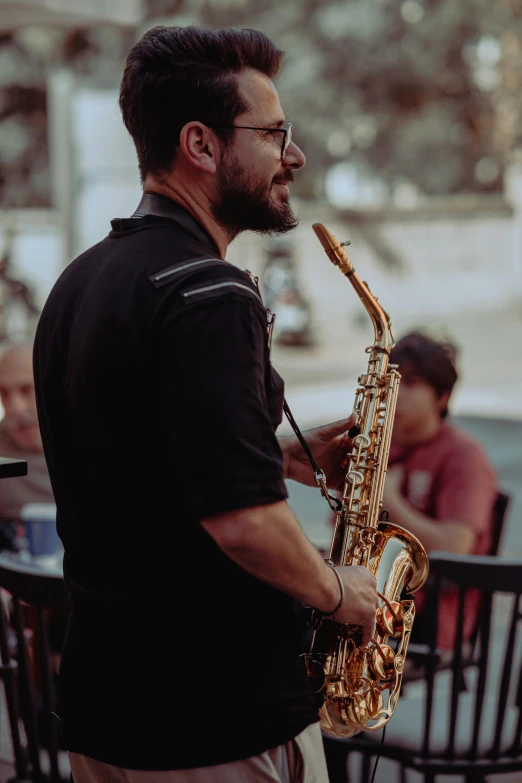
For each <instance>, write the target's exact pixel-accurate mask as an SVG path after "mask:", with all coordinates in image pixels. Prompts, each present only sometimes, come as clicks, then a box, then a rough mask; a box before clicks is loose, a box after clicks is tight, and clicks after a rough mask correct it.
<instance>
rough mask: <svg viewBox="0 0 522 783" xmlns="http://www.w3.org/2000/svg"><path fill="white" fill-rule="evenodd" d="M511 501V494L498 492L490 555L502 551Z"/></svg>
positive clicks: (492, 522)
mask: <svg viewBox="0 0 522 783" xmlns="http://www.w3.org/2000/svg"><path fill="white" fill-rule="evenodd" d="M510 502H511V496H510V495H508V494H507V493H505V492H498V493H497V497H496V499H495V503H494V504H493V512H492V515H491V543H490V547H489V552H488V554H489V555H493V556H497V555H498V553H499V552H500V546H501V544H502V538H503V533H504V523H505V521H506V516H507V512H508V508H509V504H510Z"/></svg>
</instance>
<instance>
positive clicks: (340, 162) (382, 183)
mask: <svg viewBox="0 0 522 783" xmlns="http://www.w3.org/2000/svg"><path fill="white" fill-rule="evenodd" d="M191 23H195V24H204V25H209V26H212V27H217V26H224V25H236V26H243V27H244V26H250V27H255V28H259V29H261V30H263V31H265V32H266V33H268V34H269V35H270V36H272V37H273V38H274V40H275V41H276V42H277V44H278V45H280V46H281V47H282V48H283V49H284V50H285V51H286V58H285V66H284V69H283V72H282V74H281V76H280V77H279V79H278V82H277V86H278V89H279V92H280V96H281V101H282V105H283V108H284V110H285V113H286V116H287V118H288V119H290V120H291V121H292V122H293V123H294V137H295V140H296V141H297V143H298V144H299V145H300V146H301V147H302V148H303V150H304V151H305V153H306V155H307V165H306V167H305V169H304V170H303V171H301V172H299V174H298V176H296V181H295V183H294V185H293V188H292V192H293V201H294V204H295V208H296V210H297V212H298V213H299V215H300V221H301V222H300V226H299V228H298V229H297V231H296V232H295V233H294V234H292V235H289V236H287V237H285V238H281V239H266V238H262V237H258V236H255V235H252V234H248V235H246V234H245V235H243V236H241V237H240V238H239V239H238V240H237V241H236V242H234V243H233V244H232V246H231V248H230V250H229V255H228V258H229V260H230V261H232V262H233V263H236V264H237V265H239V266H240V267H242V268H248V269H250V270H251V271H253V272H254V273H255V274H257V275H259V277H260V283H261V286H262V288H263V291H264V296H265V300H266V303H267V305H269V306H271V307H272V308H273V309H274V310H275V311H276V313H277V319H276V332H275V345H274V354H273V360H274V363H275V364H276V366H277V368H278V369H279V371H280V372H281V374H282V375H283V376H284V378H285V381H286V385H287V397H288V400H289V403H290V405H291V407H292V408H293V409H294V415H295V416H296V417H297V418H298V420H299V422H300V423H301V425H302V426H304V427H306V426H308V425H312V424H315V423H320V422H324V421H325V420H330V419H335V418H340V417H342V416H344V415H345V414H346V413H347V412H349V411H350V409H351V406H352V402H353V392H354V389H355V385H356V380H357V376H358V375H359V373H361V372H362V371H363V369H364V368H365V363H366V357H365V354H364V348H365V347H366V346H367V345H368V344H369V342H370V341H371V338H372V331H371V326H370V323H369V320H368V318H367V316H366V313H365V311H364V310H363V308H362V306H361V304H360V303H359V300H358V299H357V297H356V295H355V294H354V292H353V291H352V289H351V287H350V285H349V284H348V282H347V281H345V280H343V279H342V277H341V276H340V273H339V272H338V270H336V269H335V268H334V267H333V266H332V265H331V264H330V262H329V261H328V259H327V258H326V256H325V255H324V253H323V251H322V249H321V247H320V245H319V243H318V241H317V240H316V238H315V235H314V233H313V231H312V229H311V225H312V223H313V222H314V221H321V222H323V223H325V224H326V225H327V226H329V227H330V228H331V229H332V230H333V231H334V232H335V233H336V234H337V235H338V236H339V238H341V239H342V240H347V239H350V240H351V241H352V248H351V249H350V253H351V258H352V261H353V262H354V264H355V266H356V269H357V270H358V271H359V273H360V275H361V276H362V277H363V278H364V279H365V280H368V282H369V283H370V286H371V288H372V289H373V291H374V292H375V293H376V294H377V295H378V296H379V297H380V300H381V302H382V304H383V305H384V306H385V307H386V309H387V310H388V311H389V313H390V315H391V318H392V322H393V324H394V328H395V332H396V334H397V335H399V336H400V335H401V334H403V333H404V332H405V331H407V330H409V329H412V328H418V327H420V328H423V329H426V330H428V331H429V333H430V334H431V335H432V336H435V337H439V336H443V337H449V338H450V339H452V340H453V341H454V342H455V343H456V345H457V346H458V348H459V369H460V373H461V378H460V381H459V384H458V386H457V389H456V392H455V395H454V399H453V412H454V413H456V414H457V415H460V416H464V417H467V418H468V419H469V421H470V422H471V423H470V427H471V429H472V430H473V431H474V433H475V434H477V435H478V436H479V437H481V438H482V439H483V440H484V441H485V442H486V443H487V445H488V447H489V448H490V449H493V450H498V449H501V450H502V449H504V450H505V451H506V455H505V462H506V464H508V465H509V466H510V470H513V471H515V470H516V475H517V476H519V475H520V471H519V470H518V467H520V462H519V463H518V465H517V466H516V468H512V467H511V466H513V463H514V462H515V463H516V460H517V459H519V457H518V446H517V444H518V440H516V442H514V443H513V445H512V446H510V447H509V448H508V439H509V437H512V438H513V437H514V433H517V434H518V432H519V431H518V429H516V427H515V429H514V428H513V426H514V425H513V422H514V421H515V422H516V421H520V419H521V418H522V370H521V363H520V357H521V350H520V343H521V338H522V117H521V105H522V104H521V101H520V93H521V88H522V3H521V2H519V1H518V0H499V2H497V3H490V2H488V0H459V2H458V3H455V2H454V1H453V0H404V1H401V0H374V1H373V2H371V3H368V2H366V0H343V1H342V2H336V1H335V0H287V1H286V2H284V3H281V2H278V1H277V0H257V1H256V2H253V0H117V1H116V0H113V2H111V3H104V2H102V0H96V2H89V3H82V2H79V0H78V1H77V2H76V1H75V0H0V134H1V149H2V154H1V159H0V204H1V216H0V302H1V304H2V307H1V310H0V339H1V340H4V339H6V338H7V337H11V338H13V337H14V338H19V337H21V336H23V335H24V334H28V335H31V334H32V330H33V329H34V324H35V322H36V320H37V318H38V312H39V310H40V308H41V307H42V305H43V303H44V301H45V298H46V296H47V294H48V292H49V290H50V288H51V287H52V285H53V283H54V281H55V280H56V278H57V276H58V275H59V274H60V271H61V270H62V269H63V268H64V266H65V265H66V264H67V263H69V261H70V260H72V259H73V258H74V257H75V256H76V255H77V254H78V253H80V252H81V251H83V250H84V249H85V248H87V247H89V246H90V245H92V244H94V243H95V242H97V241H98V240H100V239H101V238H102V237H104V236H105V235H106V233H107V231H108V230H109V220H110V219H111V218H112V217H116V216H123V215H128V214H130V213H131V212H132V211H133V210H134V208H135V205H136V203H137V201H138V198H139V194H140V185H139V180H138V174H137V166H136V158H135V153H134V148H133V146H132V143H131V140H130V138H129V137H128V135H127V133H126V131H125V129H124V127H123V124H122V122H121V118H120V115H119V111H118V107H117V94H118V86H119V80H120V78H121V73H122V69H123V65H124V60H125V56H126V53H127V52H128V50H129V49H130V47H131V46H132V44H133V42H135V41H136V40H137V39H138V38H139V37H140V36H141V35H142V34H143V32H144V31H145V30H147V29H149V28H150V27H152V26H154V25H157V24H181V25H184V24H191ZM488 422H489V424H488ZM284 427H285V425H283V429H284ZM517 480H518V479H517ZM311 514H312V516H313V518H314V519H315V518H316V516H317V514H316V512H315V510H314V511H313V512H311ZM304 524H307V522H306V514H305V520H304ZM515 549H517V551H518V552H519V553H522V536H521V542H520V546H519V547H515Z"/></svg>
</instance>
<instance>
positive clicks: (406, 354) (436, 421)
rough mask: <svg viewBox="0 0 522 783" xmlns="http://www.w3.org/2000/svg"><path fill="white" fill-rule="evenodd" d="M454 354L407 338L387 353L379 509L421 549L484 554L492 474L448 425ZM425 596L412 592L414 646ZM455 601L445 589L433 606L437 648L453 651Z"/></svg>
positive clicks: (471, 599)
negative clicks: (393, 380) (391, 404)
mask: <svg viewBox="0 0 522 783" xmlns="http://www.w3.org/2000/svg"><path fill="white" fill-rule="evenodd" d="M455 353H456V352H455V349H454V348H453V346H451V345H448V344H444V343H439V342H436V341H434V340H431V339H430V338H428V337H426V336H424V335H422V334H419V333H412V334H408V335H406V336H405V337H403V338H402V339H401V340H399V342H398V343H397V345H396V346H395V348H394V349H393V350H392V351H391V355H390V361H391V363H393V364H397V365H398V366H399V371H400V373H401V376H402V379H401V384H400V387H399V395H398V400H397V409H396V413H395V419H394V427H393V434H392V443H391V450H390V459H389V463H388V474H387V477H386V483H385V488H384V497H383V507H384V508H385V509H387V510H388V511H389V514H390V519H391V521H393V522H395V523H397V524H398V525H401V526H402V527H404V528H406V529H407V530H409V531H411V532H412V533H413V534H414V535H415V536H416V537H417V538H418V539H419V541H420V542H421V543H422V544H423V545H424V547H425V549H426V551H427V552H428V553H429V552H430V551H439V552H440V551H443V552H458V553H461V554H477V555H479V554H482V555H483V554H487V553H488V552H489V549H490V546H491V522H492V510H493V504H494V501H495V498H496V494H497V481H496V476H495V473H494V471H493V469H492V467H491V465H490V463H489V461H488V459H487V457H486V455H485V453H484V451H483V449H482V447H481V445H480V444H479V443H478V442H477V441H476V440H475V439H474V438H472V437H471V436H470V435H468V434H467V433H465V432H463V431H462V430H461V429H459V428H458V427H456V426H455V425H454V424H453V423H452V422H451V421H449V420H448V404H449V401H450V397H451V393H452V391H453V387H454V385H455V382H456V381H457V378H458V375H457V370H456V368H455ZM467 600H468V604H467V606H466V611H465V622H464V639H467V638H469V636H470V634H471V632H472V629H473V626H474V623H475V620H476V612H477V608H478V601H479V600H480V595H479V593H478V592H474V593H473V594H472V593H469V594H468V596H467ZM423 603H424V594H423V592H422V591H420V592H419V593H417V594H416V596H415V604H416V619H415V624H414V628H413V632H412V640H413V639H415V640H416V641H420V640H421V639H422V624H423V616H422V615H423V613H422V610H423ZM457 607H458V599H457V595H456V592H455V591H448V592H447V593H445V594H444V595H443V596H442V598H441V604H440V606H439V630H438V639H437V644H438V646H439V647H442V648H450V647H451V646H452V645H453V641H454V634H455V625H456V615H457Z"/></svg>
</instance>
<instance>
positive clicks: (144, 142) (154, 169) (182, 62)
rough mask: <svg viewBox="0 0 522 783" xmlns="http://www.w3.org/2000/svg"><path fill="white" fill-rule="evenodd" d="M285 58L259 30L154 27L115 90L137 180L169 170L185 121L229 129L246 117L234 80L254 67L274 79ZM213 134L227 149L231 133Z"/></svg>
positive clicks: (132, 54) (135, 50)
mask: <svg viewBox="0 0 522 783" xmlns="http://www.w3.org/2000/svg"><path fill="white" fill-rule="evenodd" d="M283 55H284V52H282V51H281V49H278V48H277V47H276V46H275V44H274V43H273V42H272V41H271V40H270V38H268V36H266V35H265V34H264V33H261V32H259V31H258V30H248V29H244V30H239V29H234V28H224V29H222V30H209V29H205V28H200V27H154V28H153V29H152V30H149V31H148V32H147V33H145V35H144V36H143V38H142V39H141V40H140V41H139V42H138V43H137V44H136V45H135V46H134V47H133V48H132V49H131V51H130V53H129V56H128V57H127V62H126V64H125V70H124V73H123V79H122V82H121V87H120V109H121V112H122V115H123V122H124V123H125V127H126V128H127V130H128V131H129V133H130V135H131V136H132V138H133V140H134V144H135V145H136V152H137V154H138V163H139V168H140V175H141V178H142V180H143V179H144V177H145V176H146V175H147V174H149V173H150V174H156V175H158V174H162V173H163V172H165V171H166V170H168V169H169V168H170V166H171V165H172V163H173V162H174V158H175V154H176V148H177V147H178V146H179V136H180V132H181V129H182V128H183V126H184V125H186V123H187V122H190V121H191V120H197V121H199V122H203V123H204V124H205V125H230V124H232V122H233V120H234V119H235V118H236V117H237V116H238V115H239V114H243V112H245V111H247V110H248V109H249V107H248V106H246V105H245V101H244V100H243V99H242V98H241V96H240V94H239V89H238V85H237V80H236V75H237V74H238V73H239V72H240V71H242V70H243V69H244V68H253V69H255V70H257V71H260V72H261V73H264V74H265V75H266V76H268V77H269V78H272V77H274V76H275V75H276V74H277V72H278V70H279V67H280V65H281V60H282V58H283ZM216 133H219V135H220V138H221V139H222V140H223V141H224V142H225V143H226V142H227V141H228V140H230V138H231V137H232V134H233V133H234V131H229V130H221V131H216Z"/></svg>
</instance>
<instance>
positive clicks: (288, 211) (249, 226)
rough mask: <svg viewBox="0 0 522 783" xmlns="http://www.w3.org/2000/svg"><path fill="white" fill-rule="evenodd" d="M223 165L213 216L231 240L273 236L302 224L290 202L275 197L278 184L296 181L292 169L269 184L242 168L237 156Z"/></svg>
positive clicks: (229, 157)
mask: <svg viewBox="0 0 522 783" xmlns="http://www.w3.org/2000/svg"><path fill="white" fill-rule="evenodd" d="M223 163H224V166H223V171H222V173H221V179H220V182H219V186H218V192H217V198H216V202H215V203H214V204H213V205H212V214H213V215H214V217H215V218H216V220H217V222H218V223H219V224H220V225H221V226H223V228H224V229H225V231H226V232H227V234H228V236H229V237H230V239H231V240H232V239H233V238H234V237H236V236H237V235H238V234H240V233H241V232H242V231H255V232H257V233H258V234H267V235H269V236H273V235H275V234H286V233H287V232H288V231H292V230H293V229H294V228H296V226H297V224H298V222H299V221H298V219H297V218H296V216H295V215H294V213H293V212H292V208H291V206H290V204H289V203H288V201H286V200H282V199H277V197H272V186H273V185H274V184H275V183H282V184H286V183H287V182H292V181H293V179H294V176H293V173H292V171H291V170H289V169H286V170H285V171H283V172H281V173H280V174H278V175H277V176H276V177H274V179H273V180H272V181H271V182H270V183H269V184H268V185H267V183H266V181H263V180H261V179H256V178H255V177H253V176H251V175H249V174H248V172H247V171H246V170H245V169H242V168H241V167H240V165H239V162H238V160H237V158H236V157H235V156H232V155H231V156H227V157H226V158H225V160H224V161H223Z"/></svg>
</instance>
